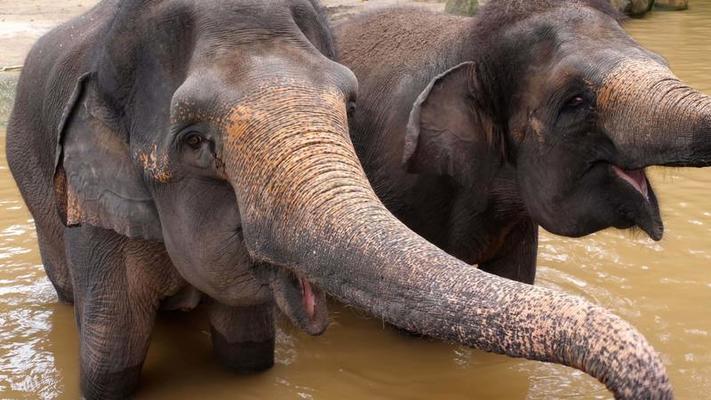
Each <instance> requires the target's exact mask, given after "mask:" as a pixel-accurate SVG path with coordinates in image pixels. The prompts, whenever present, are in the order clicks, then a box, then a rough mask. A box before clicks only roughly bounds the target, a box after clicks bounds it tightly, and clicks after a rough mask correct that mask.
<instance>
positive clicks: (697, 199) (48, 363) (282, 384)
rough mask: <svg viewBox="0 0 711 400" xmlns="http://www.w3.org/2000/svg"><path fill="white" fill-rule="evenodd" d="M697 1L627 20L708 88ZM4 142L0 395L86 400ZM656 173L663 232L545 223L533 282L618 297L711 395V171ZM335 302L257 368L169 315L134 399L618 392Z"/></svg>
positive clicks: (710, 62) (68, 332)
mask: <svg viewBox="0 0 711 400" xmlns="http://www.w3.org/2000/svg"><path fill="white" fill-rule="evenodd" d="M692 6H693V8H692V9H691V10H689V11H687V12H679V13H661V12H659V13H653V14H651V15H650V16H649V17H647V18H646V19H644V20H633V21H631V22H629V23H628V25H627V28H628V29H629V30H630V31H631V32H632V33H633V35H634V36H635V37H636V38H638V39H639V40H640V41H641V42H642V43H643V44H644V45H646V46H648V47H650V48H651V49H653V50H655V51H658V52H660V53H661V54H663V55H664V56H665V57H666V58H667V59H668V60H669V62H670V63H671V65H672V68H673V69H674V70H675V71H676V73H677V74H678V75H679V76H681V77H682V78H683V79H685V80H687V81H688V82H689V83H690V84H691V85H692V86H694V87H696V88H699V89H701V90H704V91H705V92H707V93H709V94H711V41H709V40H708V38H709V37H711V24H710V23H709V21H711V20H710V18H711V2H709V3H708V4H705V3H704V2H702V1H700V0H698V1H692ZM0 122H4V121H0ZM2 126H3V124H0V130H1V129H4V128H2ZM0 133H2V134H4V132H0ZM0 143H2V144H1V145H0V147H2V148H0V155H1V157H2V160H1V161H0V162H1V164H0V398H3V399H4V398H11V399H15V398H27V399H35V398H41V399H54V398H61V399H76V398H78V356H77V354H78V339H77V331H76V328H75V325H74V318H73V312H72V309H71V307H70V306H67V305H62V304H58V303H57V302H56V298H55V294H54V292H53V289H52V288H51V286H50V284H49V282H48V281H47V279H46V277H45V275H44V272H43V270H42V266H41V265H40V258H39V253H38V250H37V244H36V236H35V232H34V229H33V225H32V221H31V219H30V215H29V214H28V212H27V210H26V208H25V206H24V204H23V203H22V200H21V199H20V197H19V196H18V193H17V190H16V188H15V184H14V183H13V181H12V179H11V177H10V174H9V171H8V169H7V166H6V163H5V160H4V155H5V151H4V140H2V141H0ZM651 179H652V181H653V184H654V185H655V187H656V189H657V191H658V194H659V197H660V198H661V203H662V210H663V215H664V217H665V222H666V227H667V230H666V234H665V238H664V240H663V241H662V242H660V243H654V242H652V241H651V240H649V239H647V238H646V237H644V236H642V235H641V234H633V233H630V232H627V231H625V232H620V231H615V230H610V231H605V232H602V233H598V234H595V235H592V236H590V237H588V238H585V239H583V240H574V239H565V238H558V237H554V236H553V235H548V234H544V236H543V238H542V240H541V247H540V257H539V264H540V268H539V271H540V272H539V275H538V280H537V283H536V284H538V285H542V286H546V287H550V288H555V289H559V290H564V291H566V292H568V293H572V294H576V295H579V296H583V297H585V298H587V299H589V300H590V301H593V302H595V303H599V304H602V305H604V306H605V307H608V308H609V309H611V310H614V311H615V312H616V313H617V314H619V315H621V316H623V317H624V318H625V319H627V320H628V321H630V322H631V323H632V324H634V325H635V326H636V327H637V328H638V329H640V330H641V331H642V332H643V333H644V334H645V336H646V337H647V338H648V339H649V340H650V341H651V342H652V344H653V345H654V346H655V347H656V349H657V350H658V351H659V352H661V354H662V357H663V359H664V362H665V364H666V367H667V369H668V371H669V374H670V375H671V379H672V382H673V384H674V387H675V390H676V394H677V397H678V398H680V399H701V398H711V394H710V393H711V312H709V307H710V306H711V170H685V169H676V170H655V171H653V172H652V174H651ZM332 309H333V313H332V320H333V323H332V325H331V327H330V328H329V330H328V331H327V333H326V334H325V335H324V336H322V337H318V338H312V337H308V336H306V335H304V334H302V333H300V332H298V331H296V330H294V329H293V328H291V327H290V326H289V325H288V324H287V323H284V322H281V323H280V324H279V335H278V345H277V364H276V366H275V367H274V369H272V370H271V371H268V372H266V373H263V374H259V375H254V376H235V375H232V374H230V373H228V372H225V371H223V370H222V369H220V368H219V367H218V366H217V365H216V363H215V362H214V360H213V359H212V356H211V354H210V346H209V334H208V330H207V325H206V322H205V319H204V316H203V315H201V314H200V313H192V314H169V315H163V316H161V317H160V319H159V321H158V323H157V327H156V330H155V334H154V336H153V342H152V345H151V349H150V352H149V355H148V359H147V362H146V365H145V368H144V371H143V381H142V386H141V388H140V391H139V392H138V394H137V396H136V398H137V399H195V398H204V399H221V398H225V399H226V398H230V399H276V398H279V399H363V398H368V399H430V398H447V399H471V398H478V399H487V398H511V399H545V398H576V399H589V398H609V397H610V395H609V393H608V392H607V391H606V390H605V389H604V388H603V387H602V385H600V384H598V383H597V382H596V381H595V380H594V379H592V378H589V377H588V376H586V375H584V374H582V373H581V372H578V371H575V370H573V369H569V368H564V367H559V366H555V365H550V364H544V363H537V362H530V361H525V360H516V359H511V358H507V357H503V356H497V355H492V354H486V353H483V352H479V351H474V350H471V349H468V348H464V347H461V346H455V345H447V344H442V343H437V342H430V341H425V340H421V339H413V338H408V337H403V336H401V335H399V334H397V333H395V332H393V331H392V330H390V329H385V328H384V327H383V324H382V322H381V321H379V320H377V319H371V318H369V317H367V316H365V315H363V314H361V313H358V312H356V311H354V310H352V309H349V308H346V307H342V306H335V305H334V306H333V307H332Z"/></svg>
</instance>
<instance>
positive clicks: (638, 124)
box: [597, 61, 711, 169]
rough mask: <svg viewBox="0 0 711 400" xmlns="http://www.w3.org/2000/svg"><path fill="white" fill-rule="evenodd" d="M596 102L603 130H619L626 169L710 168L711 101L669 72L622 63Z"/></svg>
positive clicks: (617, 141)
mask: <svg viewBox="0 0 711 400" xmlns="http://www.w3.org/2000/svg"><path fill="white" fill-rule="evenodd" d="M597 103H598V105H597V107H598V110H599V111H600V115H601V116H602V119H601V123H602V126H603V128H604V129H605V130H607V132H618V134H616V135H615V136H613V141H614V142H615V145H616V147H617V148H618V149H619V153H620V154H624V155H625V159H622V160H618V161H619V164H621V165H624V166H625V167H626V168H629V169H633V168H639V167H644V166H648V165H667V166H684V167H706V166H709V165H711V97H709V96H707V95H704V94H702V93H700V92H698V91H696V90H694V89H692V88H690V87H689V86H687V85H686V84H685V83H683V82H681V81H680V80H679V78H677V77H676V76H675V75H674V74H672V72H671V71H670V70H669V69H668V68H666V67H664V66H662V65H659V64H657V63H653V62H649V63H644V62H639V61H629V62H625V63H622V64H620V65H618V66H617V67H615V68H614V69H613V70H612V71H611V72H610V73H609V74H608V75H607V77H606V79H605V82H604V84H603V87H602V89H601V90H600V92H599V94H598V100H597ZM619 133H621V134H619Z"/></svg>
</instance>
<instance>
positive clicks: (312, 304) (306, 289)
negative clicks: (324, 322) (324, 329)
mask: <svg viewBox="0 0 711 400" xmlns="http://www.w3.org/2000/svg"><path fill="white" fill-rule="evenodd" d="M299 286H300V287H301V301H302V303H303V306H304V311H305V312H306V315H307V316H308V317H309V320H311V321H313V320H314V319H315V318H314V317H315V315H316V295H314V291H313V288H312V287H311V284H310V283H309V281H307V280H306V278H302V277H299Z"/></svg>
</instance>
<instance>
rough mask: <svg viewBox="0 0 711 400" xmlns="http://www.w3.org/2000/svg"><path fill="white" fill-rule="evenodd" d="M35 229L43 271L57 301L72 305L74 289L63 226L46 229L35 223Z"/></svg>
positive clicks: (44, 226) (44, 225)
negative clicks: (55, 294) (54, 291)
mask: <svg viewBox="0 0 711 400" xmlns="http://www.w3.org/2000/svg"><path fill="white" fill-rule="evenodd" d="M35 227H36V230H37V242H38V243H39V250H40V255H41V257H42V264H43V265H44V271H45V273H46V274H47V277H48V278H49V281H50V282H52V286H54V290H56V291H57V298H58V299H59V301H60V302H62V303H67V304H72V303H73V302H74V288H73V287H72V277H71V274H70V273H69V267H68V265H67V257H66V252H65V251H64V237H63V231H64V226H63V225H60V224H57V226H53V227H47V226H46V224H40V223H36V224H35Z"/></svg>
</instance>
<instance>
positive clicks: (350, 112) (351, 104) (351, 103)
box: [346, 100, 356, 117]
mask: <svg viewBox="0 0 711 400" xmlns="http://www.w3.org/2000/svg"><path fill="white" fill-rule="evenodd" d="M355 110H356V102H355V101H353V100H351V101H349V102H348V107H347V109H346V111H347V112H348V116H349V117H350V116H352V115H353V113H354V112H355Z"/></svg>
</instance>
